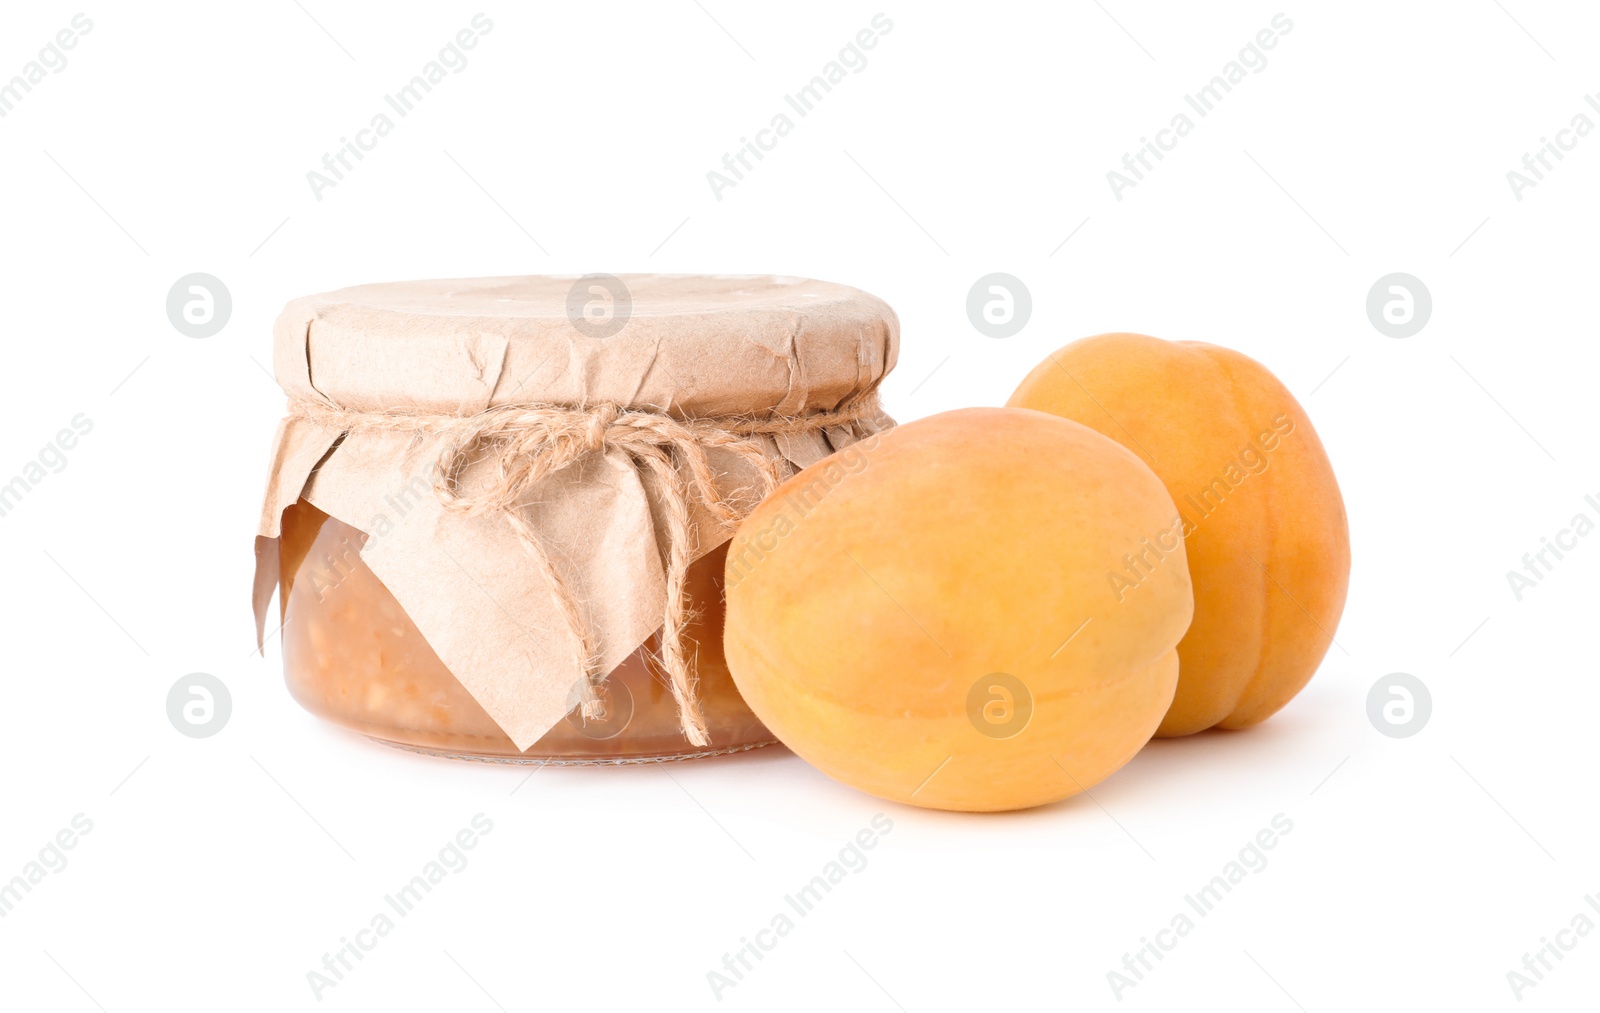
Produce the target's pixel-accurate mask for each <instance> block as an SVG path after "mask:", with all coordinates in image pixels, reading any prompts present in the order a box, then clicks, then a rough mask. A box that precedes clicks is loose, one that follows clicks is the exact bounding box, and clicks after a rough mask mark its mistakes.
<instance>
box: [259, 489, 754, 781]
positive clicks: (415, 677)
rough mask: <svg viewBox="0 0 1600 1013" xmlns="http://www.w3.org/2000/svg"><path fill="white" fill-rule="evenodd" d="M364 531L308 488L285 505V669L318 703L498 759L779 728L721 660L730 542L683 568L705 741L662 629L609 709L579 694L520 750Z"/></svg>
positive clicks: (349, 721) (385, 729)
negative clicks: (681, 711) (368, 553)
mask: <svg viewBox="0 0 1600 1013" xmlns="http://www.w3.org/2000/svg"><path fill="white" fill-rule="evenodd" d="M365 540H366V535H365V534H363V533H362V532H361V531H360V530H359V529H357V528H354V527H352V526H350V525H348V524H346V523H344V522H343V521H340V520H338V519H337V518H334V517H330V516H328V515H327V514H325V513H323V512H322V511H321V510H318V509H317V508H316V507H314V506H312V505H311V504H310V503H307V502H306V501H305V500H300V501H299V502H297V503H295V504H293V505H292V506H290V507H289V508H288V509H286V510H284V512H283V537H282V540H281V541H280V542H279V545H278V551H279V559H280V563H281V565H282V589H281V593H280V602H281V609H282V619H283V659H284V673H285V678H286V680H287V682H288V685H289V692H290V693H291V694H292V695H293V696H294V698H295V700H296V701H298V702H299V703H300V705H301V706H302V707H304V708H305V709H306V710H308V711H310V712H311V713H313V714H315V715H317V716H318V717H321V718H325V719H327V720H329V721H333V722H335V723H337V724H340V725H343V726H344V727H346V728H349V729H351V730H353V731H357V732H360V733H362V734H363V735H367V736H370V737H372V738H374V739H378V740H380V741H382V742H386V743H389V744H392V745H396V746H400V747H403V748H410V749H415V750H420V751H423V752H427V753H434V754H439V755H445V756H451V757H457V758H463V759H477V760H488V761H498V762H503V763H543V762H549V763H563V764H583V763H645V762H651V761H657V760H669V759H687V758H691V757H696V756H708V755H714V754H717V753H729V752H737V751H740V750H745V749H753V748H756V747H758V746H765V745H770V744H772V743H773V742H774V741H775V740H774V738H773V736H772V734H771V733H770V732H769V731H767V729H766V727H765V726H763V725H762V724H761V722H760V721H759V720H758V719H757V718H756V716H755V715H754V714H752V713H751V712H750V708H749V707H747V706H746V705H745V702H744V700H743V699H742V698H741V697H740V696H739V693H738V690H737V689H735V688H734V684H733V679H732V677H731V676H730V675H729V673H728V666H727V663H726V662H725V661H724V660H723V656H722V622H723V593H722V581H723V576H722V571H723V562H724V560H725V558H726V556H727V546H726V545H724V546H722V547H720V548H717V549H716V550H714V551H712V552H709V553H707V554H706V555H705V556H703V557H702V558H701V559H699V560H698V561H697V562H695V563H694V564H693V565H692V566H691V567H690V568H689V572H688V582H687V589H688V596H689V601H690V605H691V608H692V613H693V615H694V619H693V621H692V622H691V623H690V625H689V627H688V629H687V632H686V636H685V646H686V649H687V650H688V652H689V653H690V655H691V656H692V657H694V658H695V659H696V668H697V670H698V673H699V699H700V702H701V707H702V709H703V712H704V714H705V719H706V725H707V728H708V730H709V732H710V736H711V743H710V745H709V746H705V747H697V746H692V745H690V744H689V742H688V741H687V740H686V739H685V738H684V734H683V730H682V728H681V726H680V725H679V719H678V709H677V706H676V704H675V703H674V701H673V698H672V693H671V691H670V690H669V689H668V685H667V681H666V674H665V672H664V671H663V670H662V669H661V667H660V665H659V664H658V663H657V662H656V660H655V652H656V651H657V649H658V648H659V634H657V636H654V637H652V638H651V639H650V640H649V641H647V642H646V643H645V644H644V645H643V646H641V647H640V648H639V650H637V651H635V652H634V653H633V654H632V655H630V656H629V657H628V658H627V660H625V661H624V662H623V663H622V664H621V665H619V666H617V668H616V669H615V670H614V671H612V672H611V673H610V674H609V675H608V676H607V677H606V678H605V680H604V681H603V682H602V683H600V686H599V689H600V697H601V700H602V703H603V704H604V710H605V715H604V717H602V718H599V719H594V718H591V719H589V720H587V721H586V720H585V719H584V717H583V715H582V714H581V712H580V710H579V707H578V706H577V701H576V699H575V698H574V701H573V708H572V710H571V711H570V712H568V714H567V716H566V718H565V719H564V720H562V721H559V722H557V723H556V724H555V725H554V726H553V727H552V728H551V729H550V731H548V732H546V733H545V735H544V736H543V737H542V738H541V739H539V740H538V741H537V742H535V743H534V744H533V745H532V746H531V747H529V749H528V750H527V751H526V752H523V751H520V750H518V749H517V747H516V746H515V745H514V744H513V743H512V741H511V739H510V738H509V737H508V736H507V735H506V734H505V732H503V731H501V730H500V727H499V726H498V725H496V724H495V722H494V720H493V719H492V718H491V717H490V716H489V715H488V713H487V712H486V711H485V710H484V709H483V707H482V706H480V705H479V704H478V702H477V701H476V700H474V699H473V698H472V696H471V694H469V693H468V692H467V690H466V688H465V687H463V686H462V685H461V683H460V682H459V681H457V680H456V678H455V676H453V675H451V674H450V671H449V669H447V668H446V667H445V666H444V663H443V662H441V661H440V660H439V657H438V655H436V654H435V653H434V651H433V649H432V648H431V647H429V646H428V642H427V641H426V640H425V639H424V638H423V636H422V633H421V632H420V631H419V630H418V629H417V627H416V626H415V625H414V624H413V623H412V621H411V619H410V617H409V616H407V615H406V613H405V610H404V609H402V608H401V607H400V603H399V602H397V601H396V600H395V598H394V596H393V595H391V594H390V593H389V590H388V589H387V588H385V587H384V586H383V583H382V582H381V581H379V580H378V578H377V576H376V575H375V574H373V572H372V571H371V570H370V569H368V568H367V566H366V565H365V564H364V563H363V562H362V561H361V558H360V555H359V549H360V547H361V545H362V543H363V542H364V541H365Z"/></svg>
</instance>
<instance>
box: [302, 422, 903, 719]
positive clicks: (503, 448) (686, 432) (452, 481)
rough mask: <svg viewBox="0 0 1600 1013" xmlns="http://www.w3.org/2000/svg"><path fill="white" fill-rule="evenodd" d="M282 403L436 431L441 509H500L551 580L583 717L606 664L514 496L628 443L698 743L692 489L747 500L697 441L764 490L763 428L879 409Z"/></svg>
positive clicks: (726, 510)
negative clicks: (652, 497)
mask: <svg viewBox="0 0 1600 1013" xmlns="http://www.w3.org/2000/svg"><path fill="white" fill-rule="evenodd" d="M290 413H291V414H292V415H298V416H300V417H303V418H306V419H308V420H309V421H312V422H315V423H317V424H319V425H323V426H326V427H328V428H335V429H339V430H341V431H343V432H344V433H346V434H349V433H353V432H361V431H377V432H390V433H411V434H413V435H415V436H430V437H436V438H439V439H440V450H439V454H438V458H437V460H436V462H435V471H434V482H433V492H434V495H435V496H436V497H438V499H439V501H440V503H441V504H443V505H444V507H445V508H446V509H447V510H451V511H454V512H457V513H462V514H466V515H490V514H492V515H497V516H499V517H500V518H502V519H503V520H504V522H505V523H506V524H508V525H509V526H510V527H511V529H512V530H513V531H514V532H515V534H516V536H517V540H518V542H519V543H520V544H521V545H522V547H523V549H524V550H525V551H526V552H527V554H528V556H529V558H530V559H531V560H532V561H533V562H534V564H535V566H536V567H537V569H538V570H539V571H540V573H541V575H542V576H543V578H544V580H545V582H546V583H547V584H548V585H549V587H550V594H551V600H552V601H553V602H554V604H555V605H556V608H557V610H558V611H559V612H560V614H561V616H562V619H563V621H564V625H565V626H566V628H567V631H568V634H569V636H570V637H571V640H572V644H573V656H574V659H575V661H576V665H577V669H578V683H577V685H578V694H579V701H580V706H581V712H582V714H583V717H584V719H585V720H586V721H594V720H603V719H604V717H605V705H604V702H603V700H602V698H601V696H600V694H599V693H598V692H597V691H596V684H597V683H598V682H599V681H600V680H602V679H604V677H605V676H606V674H607V673H604V672H600V671H599V670H598V669H599V651H598V650H597V648H596V645H595V643H594V637H593V635H592V634H591V632H590V629H589V624H588V622H587V621H586V620H585V619H584V617H583V614H582V612H581V610H580V609H579V606H578V601H577V597H576V596H575V595H574V594H573V592H572V589H571V587H570V586H569V585H568V583H567V581H566V579H565V578H564V577H562V575H561V573H560V571H559V570H557V569H556V567H555V564H554V563H553V561H552V560H551V557H550V553H549V551H548V549H547V548H546V546H545V544H544V541H543V539H542V538H541V537H540V536H539V533H538V532H537V531H536V530H535V529H534V527H533V525H532V524H530V523H529V521H528V519H527V517H526V514H525V511H523V510H522V509H521V505H522V502H523V500H524V499H525V497H527V496H528V495H529V494H530V493H531V492H532V490H533V487H534V486H536V485H537V484H538V483H539V482H540V481H542V480H543V479H545V478H547V477H549V476H550V475H553V474H556V473H557V472H561V471H564V470H566V469H567V468H570V467H573V466H574V465H576V464H578V463H580V462H582V461H584V460H585V459H587V458H589V457H592V456H595V455H604V454H606V453H607V452H610V451H618V452H621V453H624V454H626V455H627V456H628V458H629V459H630V461H631V462H632V463H633V465H634V467H635V468H637V469H639V470H640V472H641V474H648V475H650V476H651V477H652V478H654V479H655V481H656V485H657V486H658V488H659V490H660V493H661V495H662V500H663V505H664V507H665V510H664V514H665V517H666V522H667V532H666V534H667V538H666V544H667V549H666V559H665V560H664V563H665V567H664V568H665V571H666V584H667V588H666V605H665V609H664V612H663V615H662V624H661V651H660V661H661V665H662V667H663V668H664V669H665V671H666V674H667V681H668V686H669V688H670V689H671V691H672V696H673V700H674V701H675V702H676V704H677V708H678V719H679V724H680V725H681V727H682V729H683V733H684V736H685V737H686V738H687V739H688V740H689V742H690V743H691V744H692V745H695V746H697V747H702V748H704V747H707V746H709V745H710V744H711V738H710V735H709V733H708V731H707V729H706V721H705V715H704V714H703V713H702V711H701V707H700V700H699V693H698V690H697V682H698V679H697V677H696V674H695V672H694V671H693V665H692V663H691V662H690V659H689V658H688V656H687V654H686V652H685V649H684V643H683V641H684V630H685V627H686V626H687V625H688V615H689V608H688V595H687V594H686V592H685V582H686V575H687V572H688V569H689V564H690V562H691V557H692V556H693V554H694V551H695V547H696V546H695V544H694V536H695V531H694V525H693V522H692V520H691V517H690V512H689V510H690V497H691V496H692V497H693V499H694V501H695V502H697V503H699V504H700V505H701V506H703V507H704V508H705V509H706V510H707V511H709V512H710V513H711V515H712V516H714V517H715V518H716V519H717V520H718V521H719V522H721V523H722V524H724V525H727V526H730V527H731V526H733V525H736V524H738V523H739V522H740V521H741V520H743V519H744V515H745V513H746V512H747V511H746V510H744V509H743V508H742V507H741V506H740V505H739V503H738V502H736V501H735V500H734V499H730V498H729V496H728V495H726V494H724V492H723V491H722V490H721V489H719V488H718V485H717V481H716V479H717V473H716V470H715V469H714V468H713V467H712V466H711V463H710V460H709V458H708V456H707V454H706V451H707V450H708V449H709V448H712V447H717V448H722V449H724V450H727V451H729V452H731V453H733V454H735V455H737V456H738V457H739V458H740V459H741V460H742V461H744V462H746V463H747V464H749V465H751V466H752V467H753V468H754V470H755V472H756V474H757V475H758V476H759V478H760V480H761V483H762V489H761V493H760V497H759V499H764V498H766V496H768V495H770V494H771V493H772V492H773V490H775V489H776V488H777V487H778V484H779V483H780V482H781V481H782V480H783V479H784V478H785V477H786V476H785V474H784V471H783V470H782V469H780V465H779V462H778V460H777V459H775V458H774V457H773V456H772V454H771V453H770V452H769V451H768V449H767V444H766V442H765V438H766V437H777V436H785V435H794V434H798V433H804V432H812V431H815V430H818V429H824V428H829V427H834V426H845V427H854V426H855V425H856V424H857V423H859V422H861V421H862V420H863V419H868V418H875V417H877V415H878V414H879V410H878V404H877V399H876V397H875V396H871V395H869V396H867V397H865V398H861V399H859V400H857V401H855V402H853V403H851V404H849V405H847V406H845V407H842V408H840V409H838V410H836V411H826V412H812V413H809V414H804V415H759V416H758V415H740V416H716V417H700V418H680V417H677V416H674V415H668V414H666V413H663V412H656V411H650V410H646V409H639V408H626V407H623V406H621V405H618V404H614V403H609V402H608V403H603V404H597V405H592V406H582V407H574V406H570V405H541V404H522V405H497V406H494V407H490V408H486V409H484V410H482V411H480V412H477V413H476V414H473V415H447V414H432V413H425V412H421V411H414V410H411V409H404V408H391V409H388V410H383V411H357V410H354V409H348V408H344V407H341V406H338V405H333V404H330V403H326V402H319V401H296V402H294V403H292V404H291V405H290ZM482 460H487V461H489V462H490V463H491V465H492V467H493V468H494V477H493V481H491V482H490V483H489V484H488V486H487V487H486V488H482V489H478V490H474V491H472V492H470V493H469V492H466V491H464V490H463V488H462V485H461V481H462V477H463V475H464V474H465V472H466V470H467V468H468V467H469V466H471V465H473V464H474V463H477V462H479V461H482ZM685 473H687V474H685ZM738 491H739V492H744V490H738ZM740 499H742V497H740Z"/></svg>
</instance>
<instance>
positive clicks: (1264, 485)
mask: <svg viewBox="0 0 1600 1013" xmlns="http://www.w3.org/2000/svg"><path fill="white" fill-rule="evenodd" d="M1007 404H1009V405H1012V406H1014V407H1024V408H1035V409H1038V410H1041V411H1046V412H1050V413H1052V414H1055V415H1060V416H1062V417H1063V418H1068V419H1073V420H1074V421H1077V422H1081V423H1082V424H1084V425H1086V426H1089V427H1091V428H1093V429H1095V430H1097V431H1099V432H1101V433H1104V434H1105V435H1106V436H1109V437H1110V438H1112V439H1114V440H1116V441H1118V442H1119V443H1122V444H1123V445H1124V446H1126V447H1127V448H1128V449H1130V450H1132V451H1133V452H1134V453H1136V454H1138V455H1139V457H1140V458H1141V459H1142V460H1143V461H1144V462H1145V463H1146V464H1148V465H1149V466H1150V468H1151V469H1152V470H1153V471H1154V472H1155V473H1156V474H1157V475H1158V476H1160V478H1161V480H1162V482H1163V483H1164V484H1165V485H1166V487H1167V491H1168V492H1169V493H1170V494H1171V496H1172V499H1173V502H1174V503H1176V504H1177V507H1178V510H1179V512H1180V513H1181V514H1182V515H1183V518H1184V543H1185V547H1186V549H1187V554H1188V562H1189V571H1190V575H1191V577H1192V578H1193V581H1194V596H1195V607H1194V622H1193V624H1192V625H1191V626H1190V628H1189V632H1188V633H1187V634H1186V635H1185V636H1184V638H1183V641H1182V642H1181V643H1180V644H1179V645H1178V658H1179V677H1178V689H1177V693H1176V695H1175V697H1174V699H1173V702H1172V707H1171V709H1170V710H1169V711H1168V712H1167V715H1166V717H1165V718H1164V719H1163V720H1162V722H1161V727H1160V728H1159V729H1158V730H1157V732H1156V734H1157V736H1161V737H1172V736H1179V735H1189V734H1193V733H1194V732H1198V731H1202V730H1204V729H1207V728H1212V727H1221V728H1245V727H1248V726H1250V725H1253V724H1256V723H1258V722H1261V721H1264V720H1266V719H1267V718H1268V717H1270V716H1272V715H1273V714H1274V713H1276V712H1277V711H1278V710H1279V709H1280V708H1282V707H1283V706H1284V705H1285V704H1287V703H1288V702H1289V701H1290V700H1291V699H1292V698H1293V697H1294V695H1295V694H1296V693H1298V692H1300V690H1301V689H1302V688H1304V686H1305V685H1306V683H1307V682H1308V681H1310V679H1311V676H1312V675H1313V674H1314V673H1315V672H1316V670H1317V667H1318V666H1319V665H1320V664H1321V663H1322V659H1323V657H1324V655H1326V654H1327V651H1328V648H1329V646H1330V645H1331V644H1332V643H1333V636H1334V631H1335V630H1336V629H1337V628H1338V625H1339V617H1340V615H1341V614H1342V613H1343V612H1344V604H1345V595H1346V592H1347V591H1348V588H1349V583H1350V531H1349V524H1348V521H1347V519H1346V517H1345V509H1344V499H1343V497H1342V496H1341V495H1340V494H1339V484H1338V482H1337V480H1336V479H1335V478H1334V474H1333V466H1332V465H1331V464H1330V463H1329V461H1328V454H1327V451H1326V450H1325V449H1324V448H1323V445H1322V441H1321V440H1320V439H1318V437H1317V433H1316V430H1315V429H1314V428H1312V425H1311V420H1310V419H1309V418H1307V417H1306V413H1305V411H1304V409H1302V408H1301V407H1300V404H1299V402H1297V401H1296V400H1295V399H1294V396H1293V395H1291V394H1290V393H1289V391H1288V389H1287V388H1286V387H1284V385H1283V384H1282V383H1280V382H1279V381H1278V379H1277V377H1275V376H1273V375H1272V373H1271V372H1269V371H1268V370H1267V368H1266V367H1265V366H1263V365H1261V364H1260V363H1258V362H1256V361H1255V360H1254V359H1251V358H1249V357H1248V356H1245V355H1242V354H1240V353H1238V352H1235V351H1232V350H1231V349H1227V348H1221V347H1218V346H1216V345H1209V344H1205V343H1203V342H1198V341H1163V340H1161V339H1160V338H1152V337H1148V336H1146V335H1142V334H1102V335H1099V336H1098V337H1093V338H1085V339H1083V340H1081V341H1077V342H1074V343H1072V344H1070V345H1068V346H1066V347H1065V348H1062V349H1060V350H1059V351H1057V352H1055V353H1053V354H1051V355H1050V356H1049V357H1048V358H1046V359H1045V361H1044V362H1042V363H1040V364H1039V365H1038V366H1037V367H1035V368H1034V370H1033V372H1031V373H1029V374H1028V376H1027V377H1026V378H1025V379H1024V380H1023V381H1022V384H1021V385H1020V386H1019V387H1018V388H1017V390H1016V393H1014V394H1013V395H1012V396H1011V399H1010V400H1009V401H1008V402H1007Z"/></svg>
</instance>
